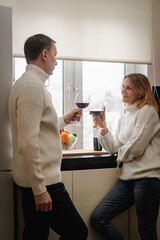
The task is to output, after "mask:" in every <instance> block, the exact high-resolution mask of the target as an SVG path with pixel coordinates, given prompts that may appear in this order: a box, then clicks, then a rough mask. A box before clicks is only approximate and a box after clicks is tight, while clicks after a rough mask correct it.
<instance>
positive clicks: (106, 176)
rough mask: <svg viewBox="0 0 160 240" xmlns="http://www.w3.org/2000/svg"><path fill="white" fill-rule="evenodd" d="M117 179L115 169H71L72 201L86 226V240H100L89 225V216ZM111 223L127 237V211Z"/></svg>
mask: <svg viewBox="0 0 160 240" xmlns="http://www.w3.org/2000/svg"><path fill="white" fill-rule="evenodd" d="M117 180H118V175H117V171H116V169H96V170H84V171H82V170H81V171H73V202H74V204H75V206H76V208H77V209H78V211H79V213H80V215H81V216H82V218H83V219H84V221H85V223H86V224H87V226H88V230H89V235H88V240H93V239H94V240H102V239H103V238H102V237H101V236H100V235H99V234H97V233H96V232H95V231H94V230H93V229H92V227H91V226H90V216H91V213H92V211H93V210H94V208H95V207H96V205H97V204H98V203H99V202H100V201H101V199H102V198H103V197H104V196H105V195H106V194H107V193H108V192H109V191H110V189H111V188H112V187H113V185H114V184H115V183H116V181H117ZM113 223H114V224H115V225H116V226H117V228H118V229H119V230H120V231H121V232H122V234H123V236H124V238H125V239H128V211H125V212H124V213H122V214H120V215H119V216H117V217H116V218H115V219H113Z"/></svg>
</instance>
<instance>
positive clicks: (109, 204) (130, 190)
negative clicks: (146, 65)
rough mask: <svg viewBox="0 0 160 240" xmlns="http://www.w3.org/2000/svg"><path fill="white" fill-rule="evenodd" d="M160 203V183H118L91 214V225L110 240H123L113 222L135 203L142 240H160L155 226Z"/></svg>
mask: <svg viewBox="0 0 160 240" xmlns="http://www.w3.org/2000/svg"><path fill="white" fill-rule="evenodd" d="M159 203H160V180H159V179H156V178H143V179H136V180H130V181H123V180H119V181H118V182H117V183H116V185H115V186H114V187H113V189H112V190H111V191H110V192H109V193H108V194H107V195H106V196H105V197H104V199H103V200H102V201H101V202H100V203H99V204H98V206H97V207H96V208H95V210H94V212H93V213H92V215H91V224H92V226H93V227H94V228H95V229H96V230H97V231H98V232H99V233H100V234H101V235H102V236H103V237H104V239H107V240H124V237H123V236H122V234H121V233H120V232H119V230H118V229H117V228H116V227H115V226H114V225H113V224H112V223H111V220H112V219H113V218H114V217H115V216H117V215H118V214H120V213H121V212H123V211H125V210H126V209H128V208H129V207H131V206H132V205H134V204H135V207H136V213H137V218H138V230H139V234H140V237H141V240H158V238H157V232H156V223H157V217H158V211H159Z"/></svg>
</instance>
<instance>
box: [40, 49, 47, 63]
mask: <svg viewBox="0 0 160 240" xmlns="http://www.w3.org/2000/svg"><path fill="white" fill-rule="evenodd" d="M41 57H42V59H43V60H44V61H46V60H47V50H46V49H44V50H43V51H42V52H41Z"/></svg>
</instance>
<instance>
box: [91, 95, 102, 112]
mask: <svg viewBox="0 0 160 240" xmlns="http://www.w3.org/2000/svg"><path fill="white" fill-rule="evenodd" d="M103 109H104V104H103V102H102V100H99V99H96V98H93V99H92V101H91V104H90V114H94V115H96V116H98V115H99V114H100V113H102V112H103Z"/></svg>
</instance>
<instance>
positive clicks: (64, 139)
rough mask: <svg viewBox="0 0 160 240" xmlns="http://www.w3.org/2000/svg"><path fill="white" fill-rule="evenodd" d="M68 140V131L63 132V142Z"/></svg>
mask: <svg viewBox="0 0 160 240" xmlns="http://www.w3.org/2000/svg"><path fill="white" fill-rule="evenodd" d="M67 141H68V133H64V132H62V134H61V142H62V143H66V142H67Z"/></svg>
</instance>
